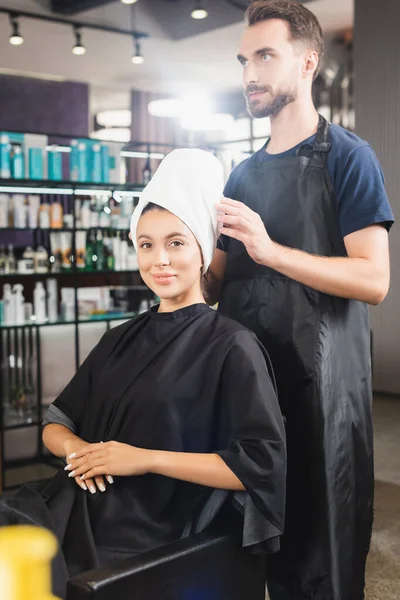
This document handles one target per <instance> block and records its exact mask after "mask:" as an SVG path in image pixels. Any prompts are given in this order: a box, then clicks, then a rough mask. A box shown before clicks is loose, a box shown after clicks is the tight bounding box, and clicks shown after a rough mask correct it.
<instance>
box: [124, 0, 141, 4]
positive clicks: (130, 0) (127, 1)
mask: <svg viewBox="0 0 400 600" xmlns="http://www.w3.org/2000/svg"><path fill="white" fill-rule="evenodd" d="M137 1H138V0H121V2H122V4H136V2H137Z"/></svg>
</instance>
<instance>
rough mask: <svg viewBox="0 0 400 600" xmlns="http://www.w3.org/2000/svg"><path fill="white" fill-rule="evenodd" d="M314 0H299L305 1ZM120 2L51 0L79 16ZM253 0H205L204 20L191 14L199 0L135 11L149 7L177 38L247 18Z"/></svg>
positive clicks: (156, 2)
mask: <svg viewBox="0 0 400 600" xmlns="http://www.w3.org/2000/svg"><path fill="white" fill-rule="evenodd" d="M311 1H312V0H299V2H302V3H303V4H306V3H308V2H311ZM113 3H114V4H120V0H51V2H50V4H51V8H52V11H53V12H54V13H57V14H59V15H69V16H74V17H76V16H77V15H79V13H82V12H86V13H87V12H88V11H90V10H92V9H96V8H97V9H98V8H100V7H102V6H105V5H111V4H113ZM250 3H251V0H204V5H205V7H206V8H207V10H208V17H207V18H206V19H203V20H195V19H192V18H191V11H192V9H193V8H194V7H195V5H196V4H197V2H196V0H138V2H137V3H136V4H134V5H132V10H133V11H136V10H137V11H142V10H145V11H146V12H147V13H148V14H149V15H151V16H152V17H154V18H155V20H156V21H157V22H158V23H159V25H160V26H161V27H162V29H163V30H164V32H165V34H166V35H167V36H168V37H169V38H170V39H173V40H181V39H184V38H188V37H192V36H195V35H198V34H201V33H206V32H207V31H212V30H214V29H218V28H220V27H226V26H228V25H232V24H234V23H239V22H241V21H243V17H244V12H245V10H246V8H247V6H248V5H249V4H250Z"/></svg>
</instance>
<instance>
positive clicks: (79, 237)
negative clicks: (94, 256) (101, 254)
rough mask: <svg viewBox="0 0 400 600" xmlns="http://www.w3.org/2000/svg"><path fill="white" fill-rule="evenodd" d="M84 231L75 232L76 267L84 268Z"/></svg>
mask: <svg viewBox="0 0 400 600" xmlns="http://www.w3.org/2000/svg"><path fill="white" fill-rule="evenodd" d="M86 235H87V233H86V231H77V232H76V233H75V248H76V250H75V252H76V268H77V269H84V268H85V266H86Z"/></svg>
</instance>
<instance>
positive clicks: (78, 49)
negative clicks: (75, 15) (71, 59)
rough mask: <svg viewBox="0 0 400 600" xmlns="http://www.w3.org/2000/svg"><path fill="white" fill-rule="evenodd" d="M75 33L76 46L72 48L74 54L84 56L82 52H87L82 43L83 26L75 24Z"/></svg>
mask: <svg viewBox="0 0 400 600" xmlns="http://www.w3.org/2000/svg"><path fill="white" fill-rule="evenodd" d="M74 35H75V46H74V47H73V48H72V54H75V55H76V56H82V54H85V52H86V48H85V46H84V45H83V44H82V34H81V28H80V27H79V26H78V25H74Z"/></svg>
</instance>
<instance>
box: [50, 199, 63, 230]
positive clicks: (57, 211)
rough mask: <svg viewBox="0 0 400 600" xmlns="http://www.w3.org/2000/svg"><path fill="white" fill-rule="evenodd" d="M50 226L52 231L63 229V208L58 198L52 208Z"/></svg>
mask: <svg viewBox="0 0 400 600" xmlns="http://www.w3.org/2000/svg"><path fill="white" fill-rule="evenodd" d="M50 226H51V228H52V229H61V228H62V226H63V207H62V204H61V202H60V201H59V199H58V197H56V199H55V201H54V202H52V204H51V206H50Z"/></svg>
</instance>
